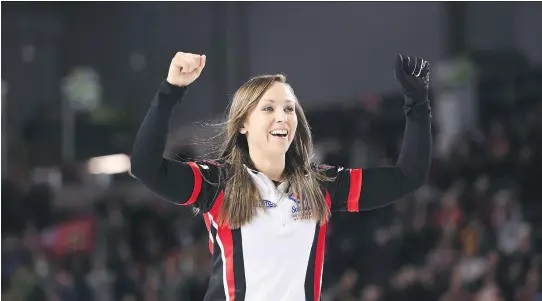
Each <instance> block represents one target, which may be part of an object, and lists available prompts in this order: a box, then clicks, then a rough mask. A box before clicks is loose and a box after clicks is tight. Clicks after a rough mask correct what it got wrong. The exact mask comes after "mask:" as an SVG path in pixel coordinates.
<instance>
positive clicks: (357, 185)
mask: <svg viewBox="0 0 542 301" xmlns="http://www.w3.org/2000/svg"><path fill="white" fill-rule="evenodd" d="M362 177H363V172H362V170H361V169H350V191H349V192H348V202H347V207H348V212H358V211H359V196H360V194H361V182H362Z"/></svg>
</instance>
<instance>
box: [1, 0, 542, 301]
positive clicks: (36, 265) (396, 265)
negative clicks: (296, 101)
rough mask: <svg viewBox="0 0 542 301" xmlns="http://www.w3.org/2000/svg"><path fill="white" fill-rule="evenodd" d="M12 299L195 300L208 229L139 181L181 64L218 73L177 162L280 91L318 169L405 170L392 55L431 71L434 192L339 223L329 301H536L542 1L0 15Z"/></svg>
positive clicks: (8, 9) (182, 122) (180, 111)
mask: <svg viewBox="0 0 542 301" xmlns="http://www.w3.org/2000/svg"><path fill="white" fill-rule="evenodd" d="M1 10H2V17H1V19H2V26H1V28H2V32H1V34H2V57H1V59H2V64H1V77H2V107H1V108H2V299H3V300H14V301H19V300H21V301H23V300H24V301H26V300H58V301H72V300H73V301H75V300H100V301H108V300H122V301H131V300H138V301H139V300H141V301H151V300H165V301H168V300H202V298H203V294H204V292H205V289H206V285H207V278H208V275H209V267H210V266H209V264H210V254H209V251H208V249H207V240H208V235H207V233H206V232H205V226H204V223H203V220H202V219H201V217H200V216H196V217H194V216H193V215H192V212H191V210H189V209H187V208H180V207H176V206H173V205H170V204H168V203H166V202H164V201H162V200H160V199H158V198H157V197H156V196H154V195H152V194H151V193H149V192H148V190H147V189H145V188H144V187H143V186H142V185H140V184H139V183H138V182H137V181H136V180H135V179H133V178H132V177H131V176H130V175H129V172H127V171H128V170H129V160H128V156H129V155H130V149H131V147H132V143H133V141H134V136H135V134H136V131H137V129H138V126H139V124H140V123H141V121H142V118H143V117H144V115H145V112H146V110H147V109H148V106H149V104H150V100H151V98H152V96H153V94H154V92H155V91H156V89H157V87H158V84H159V83H160V81H162V80H164V79H165V77H166V74H167V68H168V65H169V62H170V60H171V58H172V57H173V55H174V53H175V52H177V51H185V52H193V53H201V54H206V55H207V66H206V69H205V71H204V72H203V74H202V76H201V77H200V79H198V81H197V82H196V83H195V84H193V87H192V88H191V91H190V93H189V95H188V96H187V98H186V100H185V102H184V103H183V104H182V106H180V107H178V108H177V110H176V111H175V115H174V118H173V119H172V121H171V131H170V133H171V135H170V139H169V142H170V143H169V145H168V148H167V155H168V156H171V157H184V156H196V155H202V154H204V152H205V150H206V144H205V143H203V142H201V141H202V140H205V138H207V137H211V136H212V135H213V132H212V131H209V130H207V129H205V128H202V127H201V126H199V123H198V122H200V121H218V120H220V118H221V117H222V116H223V115H224V110H225V107H226V105H227V103H228V101H229V98H230V96H231V95H232V93H233V92H234V91H235V90H236V88H237V87H238V86H239V85H240V84H241V83H243V82H244V81H245V80H247V79H248V78H250V77H251V76H255V75H258V74H263V73H284V74H286V75H287V76H288V80H289V82H290V83H291V84H292V85H293V87H294V89H295V90H296V93H297V95H298V97H299V98H300V100H301V102H302V104H303V106H304V108H305V110H306V114H307V115H308V118H309V121H310V123H311V126H312V127H313V131H314V136H315V143H316V145H315V146H316V151H317V154H316V158H315V161H318V162H323V163H328V164H339V165H345V166H351V167H368V166H375V165H382V164H393V163H394V161H395V160H396V158H397V155H398V151H399V148H398V146H399V145H400V140H401V136H402V133H403V130H404V117H403V113H402V98H401V94H400V90H399V86H398V83H397V82H396V81H395V79H394V78H393V69H392V66H393V60H394V56H395V54H396V53H403V54H407V55H414V56H422V57H424V58H425V59H427V60H429V61H430V62H431V65H432V74H431V100H432V106H433V115H434V134H435V135H434V137H435V138H434V141H435V143H434V146H435V150H434V159H433V164H432V169H431V173H430V177H429V180H428V183H427V185H425V186H424V187H422V188H421V189H419V190H418V191H417V192H415V193H413V194H412V195H410V196H408V197H406V198H405V199H404V200H402V201H401V202H398V203H396V205H394V206H390V207H387V208H383V209H379V210H374V211H371V212H363V213H358V214H352V213H345V214H335V215H334V217H333V221H332V224H331V228H330V229H331V231H329V235H330V236H329V238H328V240H327V241H328V245H327V251H326V264H325V273H324V284H323V285H324V288H323V296H322V301H350V300H359V301H385V300H420V301H424V300H427V301H432V300H442V301H448V300H450V301H462V300H465V301H471V300H472V301H493V300H497V301H498V300H502V301H508V300H519V301H540V300H542V277H541V275H542V274H541V268H542V264H541V261H542V254H541V250H542V192H541V190H540V189H539V186H540V183H541V179H542V118H541V116H542V38H541V37H542V3H540V2H337V3H331V2H312V3H311V2H291V3H288V2H281V3H279V2H276V3H275V2H156V3H150V2H122V3H117V2H80V3H79V2H73V3H69V2H2V7H1Z"/></svg>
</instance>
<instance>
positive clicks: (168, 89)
mask: <svg viewBox="0 0 542 301" xmlns="http://www.w3.org/2000/svg"><path fill="white" fill-rule="evenodd" d="M186 90H187V88H186V87H177V86H173V85H171V84H169V83H168V82H166V81H164V82H162V83H161V85H160V87H159V89H158V92H157V93H156V94H155V96H154V98H153V100H152V103H151V106H150V109H149V111H148V112H147V115H146V116H145V119H144V120H143V123H142V124H141V127H140V128H139V131H138V133H137V136H136V139H135V143H134V146H133V149H132V156H131V172H132V174H133V175H134V176H135V177H136V178H137V179H139V180H140V181H141V182H142V183H143V184H144V185H145V186H146V187H147V188H148V189H150V190H151V191H152V192H154V193H155V194H157V195H158V196H160V197H161V198H163V199H165V200H168V201H170V202H174V203H175V204H178V205H191V204H192V205H194V206H196V207H198V208H201V209H203V210H204V211H206V210H207V209H209V208H210V206H212V204H211V203H212V202H213V201H214V199H215V194H217V192H218V186H217V185H216V184H217V183H218V182H219V177H220V176H221V173H222V170H221V166H220V165H218V164H212V162H208V161H204V162H180V161H176V160H173V159H167V158H164V157H163V154H164V150H165V146H166V138H167V132H168V126H169V120H170V118H171V115H172V113H173V109H174V107H175V105H176V104H177V102H180V101H181V100H182V98H183V96H184V95H185V93H186Z"/></svg>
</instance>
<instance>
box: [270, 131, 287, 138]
mask: <svg viewBox="0 0 542 301" xmlns="http://www.w3.org/2000/svg"><path fill="white" fill-rule="evenodd" d="M269 133H270V134H271V136H273V137H277V138H286V137H287V136H288V130H273V131H271V132H269Z"/></svg>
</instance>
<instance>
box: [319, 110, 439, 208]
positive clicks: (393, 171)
mask: <svg viewBox="0 0 542 301" xmlns="http://www.w3.org/2000/svg"><path fill="white" fill-rule="evenodd" d="M405 115H406V125H405V132H404V136H403V146H402V149H401V153H400V155H399V159H398V161H397V164H396V165H395V166H384V167H374V168H367V169H361V168H342V167H332V168H329V169H328V171H327V174H328V175H329V176H331V177H334V181H332V182H330V183H328V184H327V185H326V189H327V191H328V193H329V194H330V198H331V210H332V211H349V212H358V211H361V210H371V209H375V208H379V207H383V206H386V205H389V204H391V203H393V202H394V201H396V200H398V199H400V198H401V197H403V196H405V195H406V194H408V193H410V192H413V191H414V190H416V189H418V188H419V187H420V186H422V185H423V184H424V182H425V181H426V178H427V175H428V173H429V168H430V165H431V156H432V154H431V153H432V152H431V150H432V137H431V107H430V105H429V103H428V102H424V103H420V104H417V105H415V106H413V107H407V106H405Z"/></svg>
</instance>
